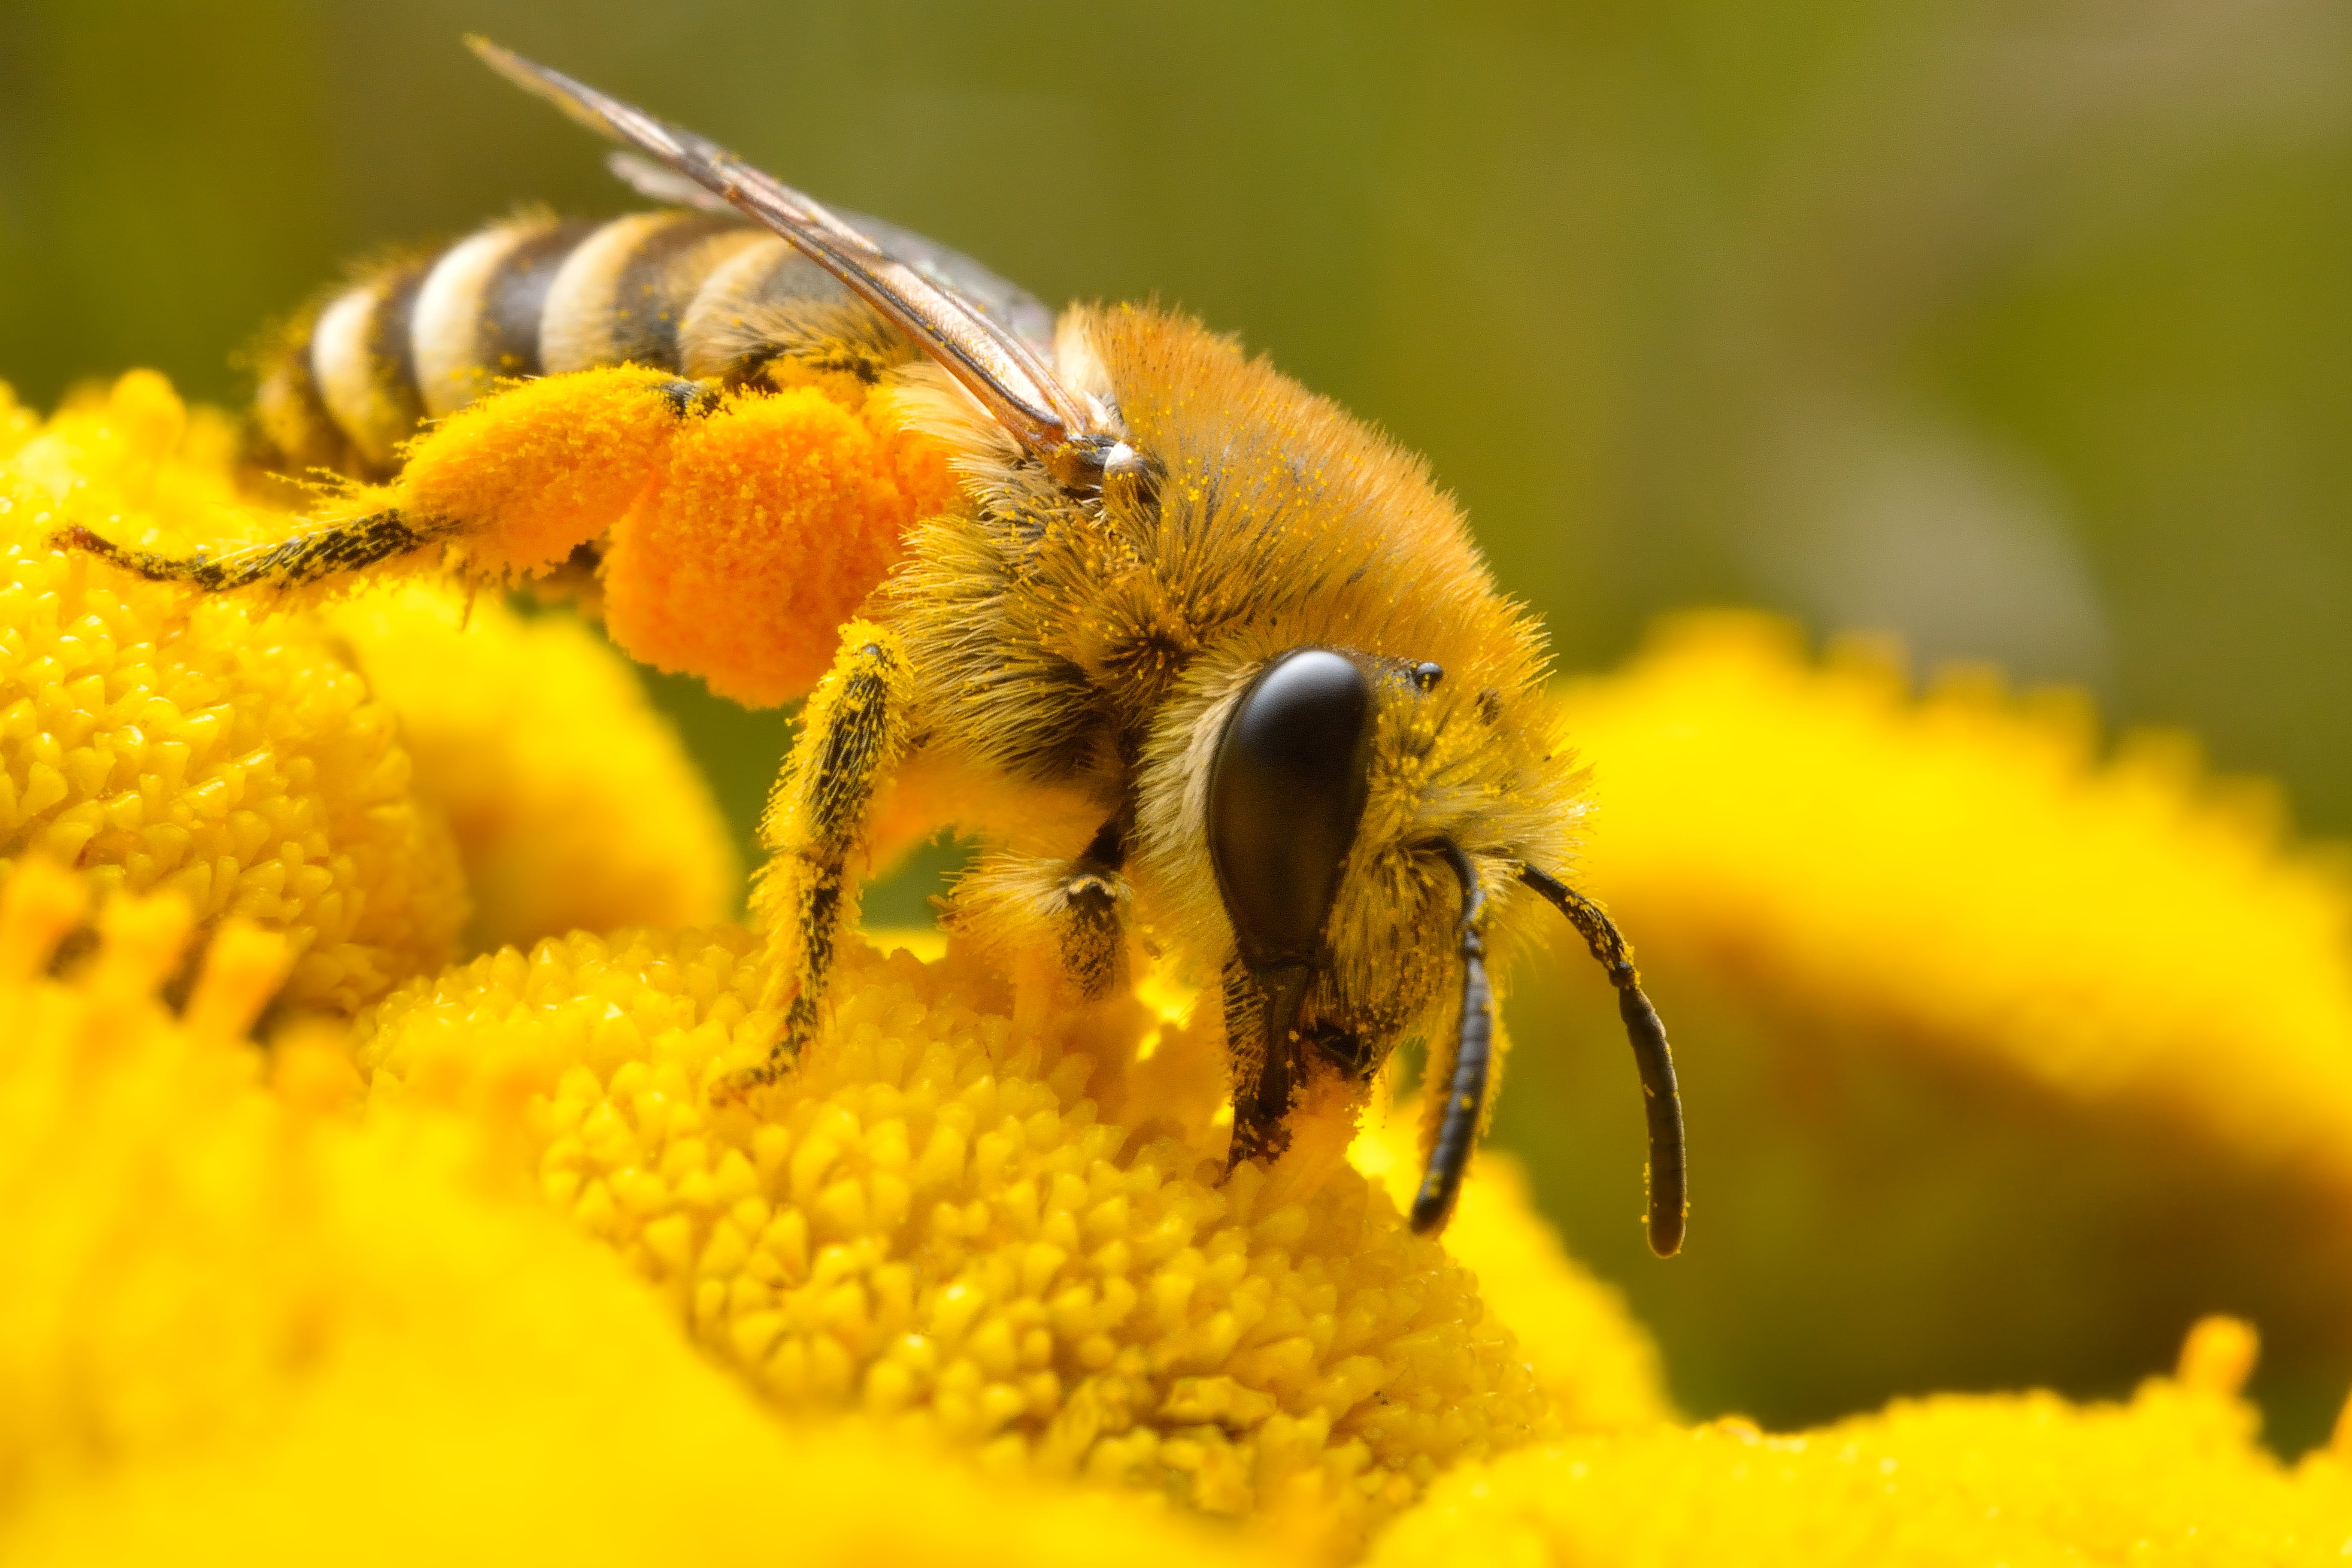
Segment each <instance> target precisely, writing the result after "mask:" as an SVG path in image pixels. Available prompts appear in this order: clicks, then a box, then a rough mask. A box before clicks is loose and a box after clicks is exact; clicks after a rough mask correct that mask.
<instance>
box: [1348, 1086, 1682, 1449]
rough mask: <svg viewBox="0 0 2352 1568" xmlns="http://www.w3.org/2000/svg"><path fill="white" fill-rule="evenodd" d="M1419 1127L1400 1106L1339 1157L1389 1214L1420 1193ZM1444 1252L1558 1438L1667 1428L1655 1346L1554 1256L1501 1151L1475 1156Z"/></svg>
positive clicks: (1410, 1110)
mask: <svg viewBox="0 0 2352 1568" xmlns="http://www.w3.org/2000/svg"><path fill="white" fill-rule="evenodd" d="M1421 1126H1422V1116H1421V1110H1420V1108H1419V1107H1418V1105H1416V1104H1404V1105H1399V1106H1397V1107H1395V1108H1393V1109H1392V1110H1390V1112H1389V1114H1388V1117H1387V1119H1386V1121H1384V1122H1382V1123H1381V1124H1379V1125H1376V1126H1371V1127H1368V1128H1366V1129H1365V1131H1364V1133H1363V1135H1362V1136H1361V1137H1360V1138H1359V1139H1357V1141H1356V1142H1355V1144H1354V1145H1353V1146H1352V1147H1351V1148H1350V1149H1349V1159H1350V1160H1351V1161H1352V1163H1354V1164H1355V1166H1356V1168H1357V1169H1358V1170H1360V1171H1361V1172H1363V1173H1364V1174H1365V1175H1367V1176H1369V1177H1370V1178H1371V1179H1372V1180H1373V1181H1375V1182H1377V1183H1378V1184H1380V1185H1381V1189H1382V1190H1383V1191H1385V1192H1386V1193H1387V1194H1388V1195H1389V1201H1390V1202H1391V1203H1392V1204H1394V1205H1397V1207H1398V1208H1399V1209H1402V1208H1404V1207H1405V1206H1406V1205H1409V1204H1411V1203H1412V1194H1413V1189H1414V1188H1415V1187H1416V1186H1417V1185H1419V1184H1420V1181H1421V1165H1422V1160H1421V1146H1420V1138H1419V1132H1420V1129H1421ZM1445 1250H1446V1251H1447V1252H1448V1253H1449V1254H1451V1255H1452V1256H1453V1257H1454V1258H1456V1259H1458V1260H1459V1261H1460V1262H1461V1263H1462V1265H1463V1266H1464V1267H1465V1268H1468V1269H1469V1270H1470V1271H1471V1272H1472V1273H1473V1274H1475V1275H1476V1276H1477V1279H1478V1294H1479V1295H1480V1297H1482V1298H1483V1299H1484V1300H1486V1307H1487V1310H1489V1311H1491V1312H1493V1313H1494V1314H1495V1316H1496V1319H1497V1320H1499V1321H1502V1322H1505V1323H1508V1324H1509V1325H1510V1326H1511V1328H1512V1330H1513V1331H1515V1332H1516V1333H1517V1335H1518V1338H1519V1348H1520V1350H1521V1352H1523V1353H1524V1354H1525V1355H1526V1356H1527V1358H1528V1364H1529V1365H1530V1366H1531V1367H1532V1368H1533V1369H1534V1371H1535V1374H1536V1382H1537V1384H1538V1385H1539V1386H1541V1388H1542V1389H1543V1391H1544V1392H1545V1393H1546V1394H1549V1395H1550V1397H1551V1404H1552V1412H1553V1415H1555V1417H1557V1418H1558V1420H1559V1422H1560V1423H1561V1424H1562V1425H1563V1426H1570V1427H1581V1428H1590V1429H1595V1430H1603V1431H1606V1430H1612V1429H1615V1428H1619V1427H1638V1426H1655V1425H1657V1424H1659V1423H1661V1422H1664V1421H1666V1420H1668V1419H1670V1418H1671V1417H1672V1416H1673V1415H1674V1411H1673V1408H1672V1406H1671V1405H1668V1403H1667V1401H1666V1396H1665V1384H1664V1373H1663V1372H1662V1371H1661V1369H1660V1367H1659V1365H1658V1349H1657V1346H1656V1345H1655V1344H1654V1343H1653V1342H1651V1339H1650V1336H1649V1334H1648V1333H1647V1332H1646V1331H1644V1330H1643V1328H1642V1326H1641V1325H1640V1324H1639V1323H1637V1322H1635V1321H1633V1317H1632V1315H1631V1314H1630V1313H1628V1312H1627V1311H1626V1310H1625V1301H1624V1298H1623V1297H1622V1296H1621V1295H1620V1294H1619V1293H1618V1292H1617V1291H1616V1290H1615V1289H1612V1288H1611V1287H1609V1286H1607V1285H1604V1284H1602V1283H1601V1281H1600V1280H1598V1279H1594V1278H1593V1277H1592V1276H1591V1274H1590V1273H1588V1272H1586V1270H1585V1269H1584V1268H1583V1267H1582V1266H1581V1265H1580V1264H1579V1263H1577V1262H1576V1260H1575V1259H1573V1258H1570V1257H1569V1256H1568V1254H1567V1253H1566V1252H1565V1251H1564V1250H1562V1248H1561V1247H1560V1245H1559V1233H1558V1232H1557V1231H1555V1230H1553V1229H1552V1227H1551V1225H1550V1224H1549V1222H1548V1221H1547V1220H1545V1219H1544V1217H1543V1215H1541V1214H1539V1213H1538V1212H1537V1210H1536V1206H1535V1201H1534V1198H1533V1197H1532V1196H1531V1195H1530V1194H1529V1193H1528V1177H1527V1172H1526V1170H1525V1169H1524V1168H1523V1167H1522V1166H1521V1164H1520V1163H1519V1162H1518V1161H1517V1160H1516V1159H1514V1158H1513V1157H1512V1156H1511V1155H1509V1154H1507V1153H1505V1152H1503V1151H1501V1150H1499V1149H1488V1150H1486V1151H1485V1152H1481V1153H1480V1154H1479V1156H1478V1159H1477V1162H1476V1163H1475V1164H1474V1165H1473V1166H1472V1167H1471V1173H1470V1176H1469V1179H1468V1180H1466V1181H1465V1182H1464V1183H1463V1185H1462V1196H1461V1199H1460V1201H1459V1202H1458V1203H1457V1204H1456V1205H1454V1219H1453V1221H1452V1223H1450V1224H1449V1225H1447V1226H1446V1227H1445Z"/></svg>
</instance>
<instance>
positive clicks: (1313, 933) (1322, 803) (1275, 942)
mask: <svg viewBox="0 0 2352 1568" xmlns="http://www.w3.org/2000/svg"><path fill="white" fill-rule="evenodd" d="M1372 720H1373V713H1372V691H1371V684H1370V682H1369V681H1368V680H1366V679H1364V674H1363V671H1361V670H1360V669H1359V668H1357V667H1356V665H1355V662H1354V661H1353V660H1351V659H1349V658H1347V657H1346V656H1345V655H1343V654H1339V653H1335V652H1333V651H1332V650H1331V649H1329V648H1321V647H1304V648H1293V649H1292V650H1291V651H1290V652H1288V653H1286V654H1284V655H1282V656H1281V657H1280V658H1276V659H1275V660H1274V662H1273V663H1271V664H1269V665H1267V666H1266V667H1265V669H1264V670H1262V671H1260V672H1259V674H1258V677H1257V679H1255V680H1253V681H1252V682H1251V683H1250V686H1249V689H1248V690H1246V691H1244V693H1243V694H1242V699H1241V700H1240V701H1239V702H1237V703H1235V704H1234V710H1233V714H1232V716H1231V717H1230V718H1228V719H1227V720H1226V721H1225V728H1224V732H1223V735H1221V736H1220V737H1219V738H1218V741H1217V752H1216V759H1215V761H1214V762H1213V763H1211V764H1210V770H1209V820H1208V836H1209V859H1210V863H1211V864H1212V865H1213V867H1214V868H1216V873H1217V887H1218V890H1219V891H1220V892H1221V893H1223V896H1224V901H1225V912H1226V914H1227V915H1228V916H1230V917H1231V918H1232V921H1233V924H1234V936H1235V937H1236V938H1237V939H1238V941H1239V943H1240V947H1241V959H1242V963H1244V964H1245V965H1246V966H1247V967H1249V968H1250V969H1251V970H1253V971H1255V972H1258V973H1264V972H1265V971H1267V970H1270V969H1276V968H1282V967H1287V966H1296V965H1302V964H1304V965H1313V964H1316V963H1319V962H1320V958H1321V953H1322V938H1323V922H1324V921H1325V920H1327V919H1328V917H1329V915H1330V912H1331V903H1332V900H1334V899H1335V898H1336V897H1337V896H1338V894H1339V871H1340V868H1341V867H1342V866H1343V865H1344V864H1345V863H1346V861H1347V858H1348V852H1349V849H1350V848H1351V847H1353V846H1354V844H1355V840H1356V828H1357V825H1358V824H1359V822H1360V821H1361V819H1362V817H1363V815H1364V795H1365V790H1366V787H1367V784H1368V782H1369V779H1370V763H1371V746H1372Z"/></svg>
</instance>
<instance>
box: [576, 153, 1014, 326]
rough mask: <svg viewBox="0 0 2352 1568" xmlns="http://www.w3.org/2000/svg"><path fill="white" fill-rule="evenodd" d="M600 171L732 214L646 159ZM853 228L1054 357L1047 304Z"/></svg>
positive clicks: (954, 258) (862, 219)
mask: <svg viewBox="0 0 2352 1568" xmlns="http://www.w3.org/2000/svg"><path fill="white" fill-rule="evenodd" d="M604 166H605V167H606V168H608V169H610V170H612V171H613V176H614V178H615V179H617V180H619V181H620V182H621V183H622V184H625V185H626V186H628V187H629V188H630V189H631V190H633V191H635V192H636V193H637V195H641V196H644V197H645V198H646V199H647V200H648V201H656V202H660V203H662V204H663V205H667V206H674V207H692V208H694V209H695V210H696V211H698V212H707V213H731V212H733V211H734V210H735V208H734V205H733V204H732V203H730V202H729V201H728V200H727V198H726V197H724V196H720V195H714V194H713V193H711V192H709V191H707V190H705V189H703V188H702V187H701V186H700V185H698V184H695V182H693V181H692V180H689V179H688V178H687V177H686V176H685V175H684V174H673V173H672V172H671V171H670V170H668V169H666V168H664V167H663V166H662V165H661V164H659V163H655V162H654V161H653V160H652V159H650V158H640V157H638V156H637V155H636V154H635V153H624V152H620V151H617V150H616V151H614V152H613V153H609V154H607V155H606V157H605V159H604ZM839 216H841V217H842V218H843V219H844V220H845V221H846V222H847V223H849V224H850V225H851V226H853V227H855V228H856V229H857V231H858V232H859V233H861V234H864V235H866V236H867V237H870V238H871V239H872V240H873V241H874V243H875V245H876V247H877V248H879V249H880V250H881V252H882V253H883V254H884V255H885V256H887V257H888V258H890V259H892V260H893V261H903V262H905V263H906V264H907V265H908V266H909V267H911V268H914V269H915V270H916V271H918V272H919V273H921V274H922V275H923V276H924V277H926V278H928V279H930V280H931V281H932V282H933V283H936V284H938V285H939V286H940V288H941V289H946V290H947V291H948V292H949V293H950V294H953V295H955V296H957V297H959V298H960V299H961V300H963V302H964V303H965V304H967V305H970V306H971V307H972V308H973V309H974V310H978V311H979V312H980V313H981V314H982V315H983V316H986V317H987V318H988V319H989V320H990V321H992V322H994V323H995V324H996V325H997V326H999V327H1003V328H1004V329H1005V330H1006V331H1010V332H1012V333H1013V335H1015V336H1016V337H1018V338H1020V339H1021V341H1022V342H1025V343H1027V344H1028V345H1029V346H1030V347H1031V348H1032V349H1034V350H1035V351H1036V352H1037V353H1038V354H1039V355H1040V356H1041V357H1042V356H1044V355H1045V354H1049V353H1052V352H1053V344H1054V312H1053V311H1051V310H1047V309H1046V308H1045V301H1044V300H1040V299H1038V298H1037V296H1036V295H1034V294H1032V293H1031V292H1029V290H1028V289H1024V288H1023V287H1021V285H1019V284H1018V283H1015V282H1013V281H1012V280H1011V279H1007V278H1003V277H1001V276H999V275H998V274H996V273H994V272H992V271H990V270H989V269H988V268H985V267H982V265H981V264H980V263H979V262H977V261H974V260H973V259H972V258H971V257H969V256H966V255H965V254H964V253H963V252H962V251H961V250H950V248H949V247H946V246H944V245H941V244H940V242H939V241H938V240H935V239H931V238H929V237H926V236H923V235H919V234H917V233H916V232H915V231H914V230H913V229H910V228H900V227H899V226H898V225H897V224H895V223H890V222H887V221H886V220H884V219H882V218H878V217H875V216H872V215H871V214H869V213H858V212H851V211H849V210H847V209H846V208H845V209H843V211H842V212H841V214H840V215H839Z"/></svg>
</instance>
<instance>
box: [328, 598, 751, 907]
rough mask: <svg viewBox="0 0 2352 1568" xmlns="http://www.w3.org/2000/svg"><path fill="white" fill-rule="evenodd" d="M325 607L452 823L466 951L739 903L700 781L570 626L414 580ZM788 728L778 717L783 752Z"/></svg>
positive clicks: (721, 834)
mask: <svg viewBox="0 0 2352 1568" xmlns="http://www.w3.org/2000/svg"><path fill="white" fill-rule="evenodd" d="M325 614H326V620H327V623H328V625H329V626H332V627H333V628H334V629H335V630H336V631H337V632H339V633H341V635H342V636H343V637H345V638H347V639H348V640H349V642H350V644H351V647H352V652H353V654H354V655H355V662H356V663H357V665H358V667H359V669H360V672H361V673H362V675H364V676H365V677H366V678H367V680H368V684H369V686H370V687H371V688H372V689H373V690H374V693H375V695H376V697H377V698H378V699H379V700H382V701H383V702H385V703H386V704H388V705H389V706H390V707H391V708H392V710H393V711H394V713H397V714H398V715H399V716H400V728H401V739H402V740H403V741H404V742H405V743H406V745H407V747H408V751H409V753H410V754H411V755H412V756H414V757H415V759H416V791H417V793H418V794H419V795H423V796H424V797H425V799H427V800H429V801H430V802H432V803H433V804H434V805H436V806H437V807H439V808H440V810H441V811H442V813H443V814H444V815H445V816H446V817H447V818H448V821H449V825H450V826H451V827H452V828H453V829H454V830H455V831H456V834H457V849H458V853H459V855H460V856H461V857H462V858H463V859H464V861H465V868H466V885H467V890H468V891H470V892H471V893H472V895H473V919H472V921H470V922H469V923H468V925H467V933H466V934H467V945H468V946H469V947H471V948H473V949H474V950H476V951H480V950H483V949H487V948H495V947H502V946H505V945H507V944H508V943H514V944H516V945H519V946H524V947H528V946H529V945H530V944H531V943H532V942H536V941H538V940H539V939H540V938H541V937H543V936H554V935H559V934H561V933H562V932H564V931H610V930H613V929H614V928H615V927H618V926H625V925H660V926H691V925H708V924H709V923H711V922H712V921H718V920H721V919H723V918H725V917H726V915H727V914H728V912H729V911H730V910H731V909H732V908H733V907H734V905H735V903H736V901H737V899H738V896H739V893H740V880H741V872H740V868H739V867H738V866H737V864H736V860H735V847H734V843H733V840H732V838H731V837H730V836H729V833H728V828H727V824H726V821H725V819H724V818H723V817H721V816H719V807H718V804H717V802H715V801H714V800H713V799H712V798H711V795H710V791H709V786H708V785H707V784H704V782H703V779H702V775H701V774H700V773H698V772H696V771H695V767H694V763H693V761H692V759H690V758H689V757H688V755H687V754H686V748H685V746H684V745H682V744H681V743H680V742H679V741H678V738H677V731H675V730H674V729H672V728H671V727H670V725H669V724H668V723H667V721H664V720H663V719H662V718H661V717H660V716H659V715H657V714H656V713H655V712H654V710H653V708H652V705H651V704H650V703H649V702H647V700H646V694H645V687H644V685H643V683H641V682H640V681H639V680H638V679H637V678H636V676H635V674H634V673H633V672H632V671H631V670H630V668H629V667H628V666H627V665H626V664H625V663H624V662H623V661H622V659H621V658H620V657H619V656H618V655H616V654H615V653H614V651H613V649H612V647H611V646H610V645H609V644H607V643H605V642H604V639H603V638H601V637H597V636H596V635H595V634H594V633H593V632H592V631H591V630H589V629H588V628H587V627H586V626H583V625H582V624H581V623H580V622H579V621H578V620H577V619H575V618H573V617H572V616H569V615H542V616H530V617H525V616H518V615H517V614H515V613H514V612H513V611H512V610H510V609H509V608H508V607H507V606H506V605H504V604H502V603H500V602H499V601H498V600H496V599H494V598H489V597H487V596H485V597H484V598H482V599H479V600H478V601H477V602H475V603H473V604H472V605H467V604H466V603H465V602H464V601H463V600H461V599H458V598H455V597H453V596H451V595H447V594H445V593H440V592H436V591H434V590H430V589H426V588H423V587H410V588H406V589H393V590H389V591H384V592H377V593H371V594H366V595H361V596H359V597H356V598H353V599H351V600H348V601H346V602H344V603H341V604H339V605H332V606H331V607H329V609H328V610H327V611H326V612H325ZM783 738H784V737H783V730H782V726H781V725H779V726H778V728H777V742H778V746H779V750H781V749H782V741H783Z"/></svg>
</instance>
